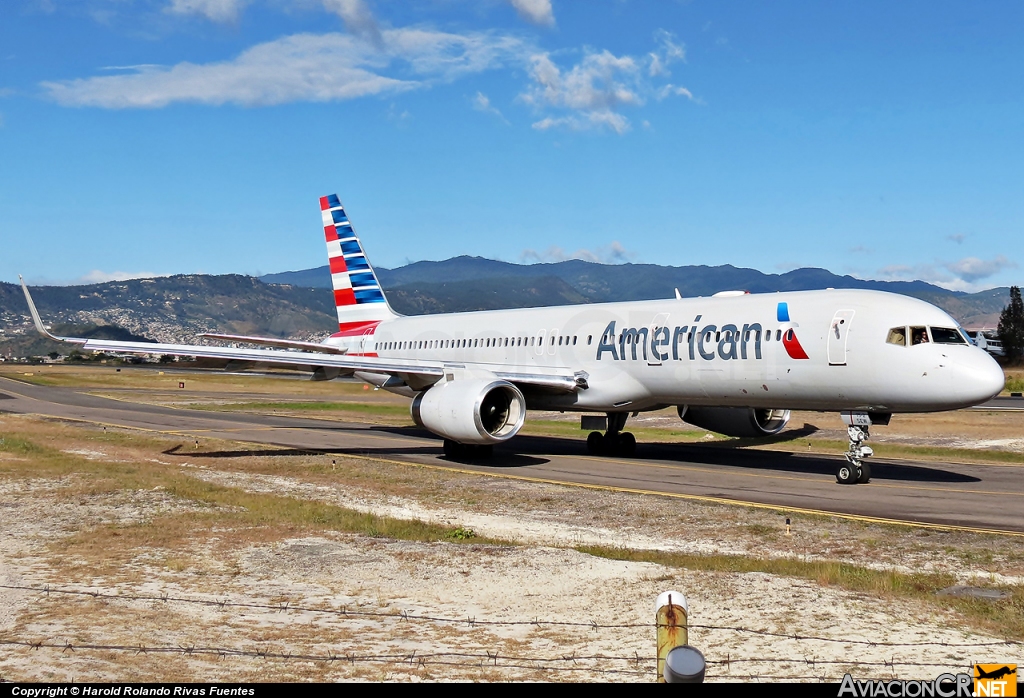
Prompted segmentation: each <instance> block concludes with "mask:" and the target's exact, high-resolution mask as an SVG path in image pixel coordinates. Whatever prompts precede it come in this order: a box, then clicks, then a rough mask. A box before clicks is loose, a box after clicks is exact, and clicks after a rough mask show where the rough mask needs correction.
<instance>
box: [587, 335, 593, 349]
mask: <svg viewBox="0 0 1024 698" xmlns="http://www.w3.org/2000/svg"><path fill="white" fill-rule="evenodd" d="M593 341H594V335H592V334H588V335H587V346H588V347H589V346H590V343H591V342H593Z"/></svg>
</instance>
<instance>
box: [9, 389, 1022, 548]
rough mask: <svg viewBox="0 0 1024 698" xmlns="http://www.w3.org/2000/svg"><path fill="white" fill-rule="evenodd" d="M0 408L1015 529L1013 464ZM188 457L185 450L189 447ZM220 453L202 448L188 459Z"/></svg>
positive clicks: (249, 417) (70, 399) (252, 417)
mask: <svg viewBox="0 0 1024 698" xmlns="http://www.w3.org/2000/svg"><path fill="white" fill-rule="evenodd" d="M0 412H13V413H22V414H36V415H43V416H48V417H56V418H62V419H70V420H82V421H86V422H92V423H98V424H106V425H112V426H120V427H128V428H133V429H142V430H148V431H157V432H164V433H180V434H181V435H182V436H183V437H186V436H187V437H192V438H200V439H203V438H217V439H228V440H234V441H240V442H246V443H251V444H264V445H274V446H281V447H286V448H294V449H298V450H303V451H307V450H316V451H323V452H327V453H338V454H348V455H358V456H365V457H372V458H381V459H386V460H390V461H399V462H406V463H416V464H420V465H426V466H428V467H436V468H446V469H457V470H462V471H473V472H478V473H482V474H486V475H490V476H497V477H511V478H516V479H523V480H533V481H539V482H553V483H561V484H571V485H576V486H586V487H598V488H607V489H614V490H620V491H630V492H641V493H647V494H655V495H663V496H669V497H684V498H694V499H701V500H706V501H723V502H731V503H739V504H744V505H748V506H766V507H771V508H778V509H780V510H783V511H784V512H790V511H791V512H794V513H796V512H811V513H828V514H835V515H839V516H845V517H848V518H851V519H861V520H883V521H891V522H894V523H900V522H902V523H911V524H914V525H921V526H938V527H943V528H965V529H969V530H975V531H977V530H981V531H986V532H992V533H1006V534H1014V535H1022V534H1024V517H1022V516H1021V513H1022V512H1024V477H1022V475H1024V466H1022V465H1019V464H984V465H977V464H973V465H972V464H960V463H939V462H913V461H906V460H900V461H892V460H886V459H883V458H873V459H872V460H871V467H872V472H873V476H872V480H871V482H870V483H869V484H867V485H845V486H844V485H839V484H837V483H836V481H835V470H836V467H837V466H838V464H839V461H840V459H841V456H839V455H838V454H837V455H836V456H821V455H815V454H809V453H800V449H799V445H800V444H806V442H801V441H799V440H796V441H794V442H793V450H792V451H790V452H784V451H765V450H752V449H741V448H722V447H712V446H701V445H693V444H669V443H664V444H662V443H640V444H638V446H637V454H636V457H634V458H629V459H625V458H616V457H597V456H591V455H588V454H587V452H586V446H585V443H584V440H583V436H584V434H583V433H582V432H581V434H580V438H578V439H570V438H556V437H536V436H518V437H516V438H515V439H513V440H512V441H511V442H510V443H509V444H506V445H503V446H500V447H498V448H497V449H496V450H495V455H494V457H493V458H492V459H490V460H488V461H486V462H456V461H451V460H448V459H445V458H444V456H443V454H442V452H441V441H440V439H438V438H437V437H435V436H433V435H432V434H429V433H428V432H426V431H423V430H419V429H415V428H411V427H386V426H374V425H368V424H361V423H356V422H338V421H330V420H323V419H313V418H297V417H276V416H267V415H258V414H241V413H229V412H208V411H199V410H186V409H174V408H169V407H160V406H154V405H145V404H140V403H133V402H127V401H121V400H112V399H108V398H101V397H96V396H92V395H88V394H86V393H84V392H79V391H76V390H71V389H65V388H52V387H41V386H35V385H30V384H26V383H22V382H20V381H15V380H11V379H8V378H0ZM190 455H191V454H190ZM229 455H231V454H230V453H219V452H216V451H215V452H212V453H211V452H209V451H208V450H207V449H203V450H201V452H200V453H199V454H197V455H196V456H195V457H209V458H215V457H218V456H221V457H223V456H229Z"/></svg>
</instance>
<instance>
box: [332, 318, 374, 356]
mask: <svg viewBox="0 0 1024 698" xmlns="http://www.w3.org/2000/svg"><path fill="white" fill-rule="evenodd" d="M379 324H380V320H369V321H364V322H339V323H338V331H337V332H335V333H334V334H332V335H331V336H332V337H358V336H359V335H361V334H366V333H367V332H369V331H370V330H372V329H374V328H375V327H376V326H377V325H379ZM367 356H376V354H372V355H369V354H368V355H367Z"/></svg>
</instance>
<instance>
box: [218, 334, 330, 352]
mask: <svg viewBox="0 0 1024 698" xmlns="http://www.w3.org/2000/svg"><path fill="white" fill-rule="evenodd" d="M199 336H200V337H206V338H209V339H220V340H222V341H225V342H241V343H244V344H262V345H264V346H268V347H280V348H281V349H301V350H303V351H315V352H320V353H323V354H347V353H348V349H345V348H342V347H333V346H331V345H330V344H321V343H319V342H299V341H296V340H293V339H277V338H276V337H251V336H249V335H243V334H218V333H216V332H204V333H203V334H201V335H199Z"/></svg>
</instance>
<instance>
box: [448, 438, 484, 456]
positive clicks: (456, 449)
mask: <svg viewBox="0 0 1024 698" xmlns="http://www.w3.org/2000/svg"><path fill="white" fill-rule="evenodd" d="M493 455H494V446H491V445H490V444H460V443H459V442H458V441H452V440H451V439H445V440H444V457H445V458H448V459H449V460H460V459H461V460H467V459H468V460H477V459H480V460H484V459H487V458H490V457H491V456H493Z"/></svg>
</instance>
